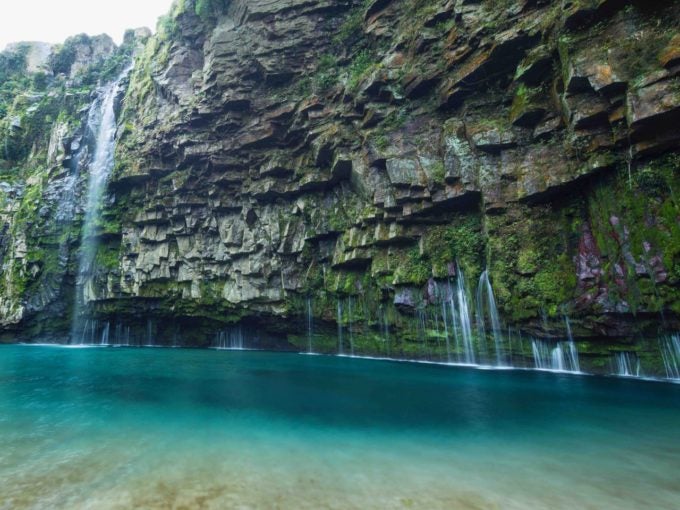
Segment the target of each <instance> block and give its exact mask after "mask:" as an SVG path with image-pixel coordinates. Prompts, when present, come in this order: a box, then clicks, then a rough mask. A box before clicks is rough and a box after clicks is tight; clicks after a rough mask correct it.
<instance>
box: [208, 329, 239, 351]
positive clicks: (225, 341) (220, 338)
mask: <svg viewBox="0 0 680 510" xmlns="http://www.w3.org/2000/svg"><path fill="white" fill-rule="evenodd" d="M213 345H214V347H215V348H217V349H229V350H243V349H244V348H245V341H244V338H243V330H242V329H241V327H240V326H239V327H235V328H228V329H226V330H224V331H219V332H218V333H217V334H216V335H215V341H214V344H213Z"/></svg>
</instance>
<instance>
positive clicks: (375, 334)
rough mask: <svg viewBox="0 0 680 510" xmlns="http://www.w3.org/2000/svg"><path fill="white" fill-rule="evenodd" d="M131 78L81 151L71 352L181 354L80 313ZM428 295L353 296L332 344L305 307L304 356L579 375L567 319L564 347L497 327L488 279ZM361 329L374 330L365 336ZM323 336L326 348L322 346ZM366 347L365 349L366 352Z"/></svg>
mask: <svg viewBox="0 0 680 510" xmlns="http://www.w3.org/2000/svg"><path fill="white" fill-rule="evenodd" d="M128 72H129V69H127V70H126V71H124V72H123V73H122V74H121V75H120V76H119V78H118V79H117V80H115V81H114V82H112V83H110V84H108V85H106V86H104V87H102V88H101V89H100V90H99V92H98V95H97V97H96V99H95V101H94V102H93V104H92V106H91V108H90V110H89V114H88V119H87V132H86V133H85V135H84V140H85V142H86V143H84V144H83V150H87V152H86V153H85V156H86V158H85V159H87V162H88V176H89V180H88V187H87V200H86V206H85V207H86V208H85V215H84V224H83V229H82V242H81V250H80V253H79V259H78V274H77V280H76V299H75V303H76V306H75V312H74V319H73V326H72V331H71V343H72V344H77V345H103V346H110V345H116V346H157V345H163V346H175V347H179V346H181V336H180V335H179V333H176V334H174V335H173V338H171V339H168V338H163V340H162V341H159V340H158V335H157V334H156V328H155V325H154V321H152V320H149V321H147V326H146V328H145V329H144V328H141V329H140V328H137V327H136V328H135V329H134V332H133V331H132V330H131V328H130V326H129V325H125V324H123V323H122V322H114V323H113V324H112V323H111V322H105V321H96V320H91V319H88V318H87V304H88V302H89V301H91V299H92V296H94V289H93V288H92V287H93V285H92V281H93V276H94V275H93V273H94V269H95V268H94V266H95V265H96V264H95V255H96V253H97V247H98V235H97V226H98V222H99V220H100V215H101V202H102V199H103V196H104V191H105V189H106V185H107V181H108V178H109V175H110V173H111V171H112V169H113V166H114V149H115V133H116V117H115V99H116V96H117V95H118V93H119V88H120V84H121V82H122V81H123V80H124V79H125V77H126V76H127V73H128ZM76 156H77V157H76V158H75V159H76V161H78V162H79V161H80V160H81V159H83V157H82V156H83V155H82V154H80V153H79V154H77V155H76ZM78 164H79V163H78ZM71 195H72V194H71ZM426 293H427V298H426V299H423V297H422V296H420V297H419V298H418V299H416V300H414V301H415V302H416V303H418V302H420V303H421V304H416V306H413V307H411V308H412V310H411V311H410V312H409V313H406V314H404V313H401V312H399V311H398V310H397V309H396V307H395V306H394V305H386V304H381V305H380V306H379V307H378V312H377V317H373V318H371V317H368V316H367V315H368V314H367V312H368V309H369V308H370V307H367V306H365V304H363V305H362V304H361V303H359V302H358V300H357V298H353V297H351V296H350V297H346V298H344V299H339V300H338V301H337V315H336V317H335V319H336V320H335V322H336V325H337V326H336V327H337V331H336V332H335V335H329V334H328V331H327V329H328V328H327V327H326V328H323V327H319V328H316V326H317V323H318V322H319V320H317V319H315V317H314V306H313V300H312V298H311V297H310V298H307V299H306V301H305V303H304V315H305V318H306V321H305V328H306V332H305V333H304V344H306V345H305V347H306V349H305V351H306V352H307V353H309V354H338V355H341V356H374V357H375V356H379V357H384V358H394V359H414V360H427V361H433V362H441V363H448V364H457V365H470V366H483V367H497V368H535V369H538V370H551V371H558V372H569V373H581V365H580V362H579V352H578V347H577V344H576V342H575V341H574V339H573V336H572V333H571V325H570V322H569V318H568V317H566V316H565V317H564V319H563V320H564V325H563V328H562V329H563V330H564V331H565V334H564V336H563V337H562V338H555V337H552V338H549V339H546V338H532V337H529V336H527V335H523V334H522V333H521V332H520V331H516V330H513V329H512V328H506V327H504V326H503V325H502V321H501V318H500V316H499V313H498V309H497V306H496V300H495V296H494V291H493V287H492V285H491V281H490V279H489V274H488V272H487V271H484V272H483V273H482V274H481V276H480V278H479V282H478V284H477V288H476V293H473V292H471V289H470V287H469V286H468V284H467V282H466V280H465V276H464V274H463V272H462V271H461V270H460V269H459V268H457V271H456V276H455V278H453V279H451V280H449V281H445V282H437V281H434V280H431V281H430V284H429V285H428V288H427V292H426ZM358 307H359V308H361V309H362V310H361V311H362V313H361V314H359V315H360V318H359V320H356V317H357V315H356V312H357V308H358ZM404 316H409V318H408V319H407V321H408V323H409V324H410V325H411V330H412V331H413V335H411V336H409V337H407V338H402V336H403V335H402V334H401V331H402V328H400V335H399V336H397V335H396V334H394V333H393V332H394V331H395V330H396V329H397V328H395V322H396V321H397V320H399V321H401V322H402V323H403V321H404V320H405V319H404ZM323 322H324V324H326V325H327V323H328V318H324V319H323ZM365 324H370V325H371V326H370V327H369V328H368V330H367V329H366V327H365ZM317 329H318V330H319V332H318V333H317ZM546 329H547V328H546ZM140 330H141V331H143V333H142V334H140V333H139V331H140ZM301 337H302V335H301ZM322 337H323V338H324V339H325V341H324V342H320V341H319V339H320V338H322ZM329 337H334V338H333V340H332V344H331V345H329V343H328V338H329ZM368 337H370V338H368ZM367 338H368V341H367ZM320 344H322V345H320ZM259 345H260V342H259V341H258V335H257V333H255V332H251V331H248V332H245V333H244V330H243V327H241V326H235V327H229V328H226V329H223V330H220V331H217V332H215V336H214V340H213V341H212V344H211V347H213V348H216V349H248V348H258V346H259ZM366 345H370V346H371V347H370V348H368V349H367V348H366V347H365V346H366ZM659 349H660V352H661V358H662V359H663V364H664V369H665V373H666V377H667V378H668V379H673V380H680V336H678V335H674V336H670V337H667V338H663V339H661V340H660V342H659ZM610 365H611V367H610V371H611V373H612V374H615V375H619V376H626V377H643V376H644V370H643V367H642V363H641V360H640V358H639V357H638V354H637V353H636V352H633V351H622V352H613V353H611V361H610Z"/></svg>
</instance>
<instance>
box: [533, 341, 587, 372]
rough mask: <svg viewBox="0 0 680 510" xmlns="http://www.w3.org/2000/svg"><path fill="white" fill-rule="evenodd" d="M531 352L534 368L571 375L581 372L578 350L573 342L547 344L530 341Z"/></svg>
mask: <svg viewBox="0 0 680 510" xmlns="http://www.w3.org/2000/svg"><path fill="white" fill-rule="evenodd" d="M531 351H532V353H533V356H534V366H535V367H536V368H537V369H539V370H553V371H556V372H572V373H578V372H580V371H581V368H580V365H579V360H578V350H577V348H576V344H575V343H574V342H573V341H571V342H569V341H566V342H557V343H556V344H549V343H547V342H545V341H543V340H532V341H531Z"/></svg>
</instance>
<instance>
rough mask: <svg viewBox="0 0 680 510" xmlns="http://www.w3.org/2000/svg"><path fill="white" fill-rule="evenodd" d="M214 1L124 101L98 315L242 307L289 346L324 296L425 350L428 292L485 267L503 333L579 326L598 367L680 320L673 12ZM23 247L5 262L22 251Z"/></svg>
mask: <svg viewBox="0 0 680 510" xmlns="http://www.w3.org/2000/svg"><path fill="white" fill-rule="evenodd" d="M205 5H208V6H209V7H208V8H206V7H205ZM197 7H198V6H197V5H195V3H194V2H193V1H191V0H185V1H184V2H180V3H178V4H177V5H176V6H175V7H174V8H173V12H172V13H171V14H170V15H169V16H168V17H166V18H165V19H164V20H163V21H162V22H161V24H160V25H159V33H158V34H157V35H156V36H154V37H152V38H151V39H149V41H148V42H147V43H146V47H145V48H144V50H143V52H141V53H140V54H139V55H138V57H137V59H136V64H135V68H134V70H133V73H132V76H131V79H130V85H129V88H128V91H127V94H126V96H125V98H124V99H123V100H122V106H121V112H120V129H119V135H118V148H117V153H116V169H115V172H114V174H115V175H114V177H113V179H112V181H111V182H110V190H109V191H110V193H109V195H108V198H107V201H106V203H105V204H104V217H105V219H106V220H105V223H106V224H105V225H102V230H101V235H102V239H103V242H102V243H101V248H100V250H101V255H100V256H98V260H99V261H100V262H101V264H100V266H101V267H100V268H99V271H98V274H96V275H95V278H94V280H93V285H92V286H91V289H93V292H92V295H90V296H88V297H89V298H90V299H91V304H92V309H93V313H94V314H95V315H96V316H97V317H99V318H100V319H104V320H106V319H108V320H120V321H128V322H130V323H133V324H134V323H139V324H141V325H143V324H144V323H145V322H144V321H145V320H146V318H147V317H153V318H155V319H160V320H161V323H162V324H163V323H166V324H168V326H167V327H168V328H175V331H176V330H177V328H184V329H183V330H182V331H183V334H184V335H189V336H190V337H191V339H192V340H191V341H192V342H194V343H197V344H206V343H208V342H210V341H211V338H212V336H211V335H213V334H214V333H215V332H216V331H217V330H219V329H220V328H221V327H224V326H223V325H227V324H231V323H235V322H238V321H241V322H243V323H245V324H251V325H253V327H256V328H258V329H259V330H260V331H261V332H263V334H265V332H266V334H268V335H273V337H276V338H279V339H280V340H279V341H278V343H277V341H275V340H273V341H272V342H273V344H272V345H275V346H279V347H283V346H288V347H290V346H291V344H298V345H303V344H304V342H305V340H304V332H303V331H301V328H302V322H301V321H300V320H299V319H300V317H301V316H302V314H303V313H304V310H305V307H306V305H305V300H306V299H310V300H311V303H312V305H311V307H312V309H313V312H314V316H315V317H316V320H317V321H318V322H319V323H320V324H322V325H323V327H327V328H329V331H335V324H334V322H335V321H336V320H338V318H339V319H340V321H341V322H346V321H347V320H349V318H348V316H347V307H345V308H344V309H343V311H342V312H341V313H340V315H338V310H340V307H339V306H338V302H340V303H343V302H346V300H347V299H348V298H351V299H352V300H353V303H354V309H353V311H352V314H353V315H352V318H351V319H352V321H353V322H356V324H355V325H354V327H355V328H356V331H358V332H360V333H361V335H358V337H357V338H358V339H357V342H359V343H361V342H362V341H363V342H365V345H364V351H365V352H367V353H370V352H372V351H373V350H374V341H375V340H374V337H375V336H379V332H377V330H378V329H379V328H380V327H382V326H380V325H379V324H378V323H379V322H380V321H381V320H382V319H379V316H380V317H383V316H384V315H385V312H384V311H385V310H387V309H388V308H389V309H393V312H390V317H392V318H391V320H390V321H389V322H390V324H389V325H388V329H390V330H391V331H392V333H393V334H394V335H395V336H398V337H400V338H403V339H404V341H405V342H409V341H412V340H414V339H415V338H416V336H419V337H420V338H421V339H422V336H423V332H422V331H421V332H420V333H417V332H415V331H416V330H417V327H415V326H412V325H410V322H409V321H410V319H409V317H410V316H411V315H413V314H414V313H415V312H416V311H417V310H419V309H423V308H426V307H427V306H426V305H427V304H428V303H430V302H431V301H432V299H430V295H429V293H428V288H430V287H432V285H434V284H436V283H437V282H445V281H446V280H448V279H455V278H456V277H457V276H458V275H457V272H458V271H462V272H463V273H464V274H465V276H466V280H467V281H468V283H469V284H474V283H475V282H476V281H477V279H478V278H479V276H480V274H481V273H482V271H483V270H484V269H485V268H486V269H488V270H489V275H490V279H491V282H492V284H493V287H494V290H495V292H496V298H497V302H498V305H499V309H500V312H501V316H502V317H503V319H504V321H505V322H506V323H507V324H508V325H511V326H513V328H516V329H520V330H523V331H524V332H527V333H530V334H532V335H536V336H544V337H545V336H548V337H550V336H559V335H563V334H564V320H563V316H565V315H568V316H570V317H571V318H572V323H573V326H574V333H575V334H576V335H577V336H578V337H579V338H581V339H582V344H581V345H580V347H581V350H582V351H583V352H586V353H588V354H591V355H592V359H593V366H597V363H598V362H597V360H598V359H604V358H606V357H607V356H608V355H609V353H610V351H616V350H626V349H628V348H629V346H630V345H631V342H633V341H634V340H635V339H639V338H642V337H655V336H656V335H658V334H661V333H662V332H664V331H669V330H673V329H676V328H677V327H678V325H679V324H678V314H679V313H680V293H679V292H678V285H679V284H680V226H679V223H678V222H679V217H680V206H679V204H678V202H677V197H676V196H675V195H674V194H673V190H677V189H678V187H679V185H680V182H679V181H680V177H679V173H678V166H679V160H678V157H677V154H676V152H677V149H678V147H679V145H680V130H678V128H677V126H679V125H680V123H679V122H680V57H679V56H678V55H679V53H678V51H679V50H678V38H679V37H680V35H679V30H680V29H679V22H678V20H680V11H679V10H678V7H679V6H678V4H677V2H653V3H652V4H651V5H650V3H649V2H627V1H624V0H620V1H614V0H578V1H572V2H562V1H559V2H558V1H540V0H504V1H502V2H498V1H466V0H448V1H431V0H402V1H398V0H394V1H389V0H382V1H381V0H375V1H372V2H371V1H367V2H363V3H357V2H352V1H350V0H347V1H341V0H249V1H245V0H233V1H227V2H208V3H207V4H205V3H204V4H203V5H202V7H201V8H197ZM197 13H199V14H197ZM5 122H6V120H5ZM9 129H10V131H11V130H12V129H13V128H12V127H11V126H10V128H9ZM73 131H74V126H64V127H63V128H60V127H59V125H58V124H55V125H54V127H53V130H52V135H51V136H52V138H53V139H54V140H61V139H64V138H65V137H68V136H72V134H71V133H73ZM51 145H58V144H57V143H56V142H55V143H53V144H51ZM62 145H63V144H62ZM55 150H56V149H55ZM55 150H52V149H50V154H53V153H54V152H55ZM56 152H58V150H56ZM50 157H51V158H53V157H54V156H53V155H52V156H50ZM64 157H67V156H64ZM48 160H49V158H48ZM54 164H57V163H56V162H55V161H53V162H52V163H49V164H48V166H49V165H54ZM60 164H62V166H63V163H60ZM43 181H44V182H45V183H52V185H53V183H54V182H56V181H57V176H56V175H49V174H45V175H44V176H43ZM10 188H11V189H10ZM10 188H8V189H7V191H6V194H7V196H8V197H11V196H13V195H12V193H14V194H15V195H16V193H18V191H17V190H16V189H15V188H13V187H10ZM7 204H8V205H7V206H6V210H5V211H4V212H3V214H4V216H3V218H4V219H3V221H4V222H5V223H6V224H7V225H10V227H8V228H9V230H10V231H11V228H12V227H11V225H12V224H13V223H12V222H13V221H14V220H13V219H12V218H15V217H16V215H17V207H18V206H17V201H16V200H15V199H14V200H13V199H11V198H10V199H9V200H8V201H7ZM45 222H46V223H48V224H49V222H50V220H48V219H46V220H45ZM6 230H7V229H6ZM22 236H23V234H22V233H21V232H16V231H14V233H13V235H10V236H7V235H6V236H5V237H4V238H3V239H6V241H5V240H3V247H4V249H5V250H6V252H7V253H8V255H6V257H7V256H9V260H10V262H5V263H6V264H16V263H18V262H17V261H21V260H23V261H26V260H27V255H26V253H27V248H26V247H25V245H27V244H28V245H30V244H31V243H33V244H35V240H32V239H30V238H29V239H25V238H24V237H22ZM74 243H75V241H74V242H72V243H71V244H69V246H70V248H71V251H72V248H73V245H74ZM10 246H11V249H10V248H8V247H10ZM7 250H10V252H11V253H10V252H8V251H7ZM64 253H65V257H66V258H68V250H66V251H65V252H64ZM24 266H25V271H29V272H30V271H32V269H30V267H31V266H30V264H28V263H24ZM41 271H42V272H45V271H46V269H45V265H43V266H41V267H39V268H38V269H37V273H36V276H35V278H40V277H44V276H41ZM50 271H51V273H54V274H57V275H61V276H62V280H59V281H60V282H62V283H60V284H56V283H55V285H54V286H53V287H54V292H52V293H50V294H49V295H46V296H43V298H42V299H41V303H43V306H42V307H40V306H38V307H34V308H33V309H30V310H29V307H28V306H27V303H29V302H30V300H31V299H33V298H32V296H31V294H30V293H23V294H21V293H19V294H17V293H14V294H8V292H10V291H8V290H7V288H9V287H6V289H5V296H14V300H13V301H12V300H8V299H7V297H6V298H5V301H4V302H3V303H5V304H4V305H3V317H4V319H3V320H4V323H5V324H6V325H7V326H11V325H13V324H15V325H16V324H18V325H20V327H21V325H22V324H26V323H27V322H29V321H37V322H38V323H41V324H42V322H41V321H40V319H41V317H42V318H44V317H43V316H41V315H40V312H41V310H48V308H49V307H47V305H46V303H49V302H53V301H58V300H60V299H63V297H60V296H62V295H67V294H68V292H69V283H68V282H69V281H70V280H71V279H72V278H71V277H69V272H71V273H72V268H71V269H68V264H60V265H58V267H57V268H51V269H50ZM71 276H72V274H71ZM10 280H11V278H8V279H7V281H8V282H9V281H10ZM63 281H66V283H65V284H64V283H63ZM473 290H474V289H473ZM7 303H10V304H11V306H10V305H8V304H7ZM395 306H396V308H394V307H395ZM36 314H37V315H36ZM381 314H382V315H381ZM43 315H44V314H43ZM170 325H172V326H170ZM140 327H143V326H140ZM158 327H159V328H161V329H162V327H161V326H158ZM323 327H322V328H321V329H323ZM414 328H415V329H414ZM163 331H165V330H163ZM167 331H170V329H168V330H167ZM166 333H167V332H166ZM359 337H361V338H363V339H364V340H361V338H359ZM425 337H427V333H425ZM419 341H420V340H419ZM329 349H330V348H329ZM405 351H406V352H410V351H409V349H407V348H406V349H405Z"/></svg>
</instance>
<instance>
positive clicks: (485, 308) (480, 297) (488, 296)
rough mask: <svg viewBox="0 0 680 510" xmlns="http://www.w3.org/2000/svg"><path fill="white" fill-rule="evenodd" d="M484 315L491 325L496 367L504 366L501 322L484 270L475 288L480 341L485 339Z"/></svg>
mask: <svg viewBox="0 0 680 510" xmlns="http://www.w3.org/2000/svg"><path fill="white" fill-rule="evenodd" d="M486 315H488V316H489V322H490V323H491V332H492V334H493V340H494V346H495V349H496V366H499V367H502V366H505V365H506V363H505V356H504V354H503V331H502V329H501V321H500V317H499V315H498V308H497V307H496V298H495V297H494V294H493V288H492V287H491V282H490V281H489V272H488V271H486V270H485V271H484V272H483V273H482V274H481V276H480V277H479V286H478V287H477V328H478V332H479V336H480V339H482V340H483V339H485V338H486Z"/></svg>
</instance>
